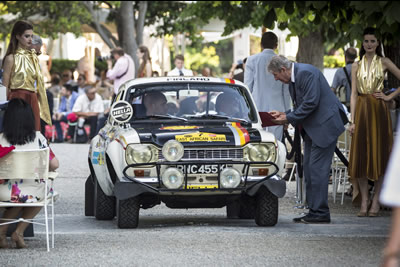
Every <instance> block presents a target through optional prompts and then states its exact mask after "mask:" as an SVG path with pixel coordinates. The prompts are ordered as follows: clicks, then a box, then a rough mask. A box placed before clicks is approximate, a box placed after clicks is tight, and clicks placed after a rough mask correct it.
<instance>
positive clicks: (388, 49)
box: [384, 41, 400, 88]
mask: <svg viewBox="0 0 400 267" xmlns="http://www.w3.org/2000/svg"><path fill="white" fill-rule="evenodd" d="M384 49H385V57H387V58H389V59H390V60H391V61H392V62H393V63H394V64H395V65H396V66H397V67H398V68H399V67H400V41H399V42H397V44H393V45H391V46H384ZM399 86H400V81H399V80H398V79H397V78H396V76H394V75H393V74H392V73H391V72H388V87H389V88H398V87H399Z"/></svg>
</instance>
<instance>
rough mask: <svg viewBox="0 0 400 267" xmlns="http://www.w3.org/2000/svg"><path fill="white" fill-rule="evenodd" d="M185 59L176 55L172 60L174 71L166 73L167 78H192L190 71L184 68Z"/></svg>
mask: <svg viewBox="0 0 400 267" xmlns="http://www.w3.org/2000/svg"><path fill="white" fill-rule="evenodd" d="M184 63H185V58H184V57H183V56H182V55H177V56H176V57H175V60H174V64H175V69H173V70H171V71H170V72H168V76H193V72H192V71H191V70H188V69H185V67H184Z"/></svg>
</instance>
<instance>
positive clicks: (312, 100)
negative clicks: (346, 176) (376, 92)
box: [286, 63, 345, 148]
mask: <svg viewBox="0 0 400 267" xmlns="http://www.w3.org/2000/svg"><path fill="white" fill-rule="evenodd" d="M294 77H295V83H294V85H293V84H291V85H290V93H291V96H292V99H293V102H294V103H295V108H294V110H293V111H292V112H287V114H286V116H287V120H288V121H289V122H290V123H291V124H292V125H294V126H297V125H301V126H302V128H303V129H304V131H305V132H306V133H307V135H308V136H309V137H310V138H311V140H312V141H313V143H315V144H316V145H317V146H319V147H322V148H325V147H328V146H329V145H330V144H332V142H334V141H335V140H336V139H337V138H338V137H339V135H341V134H342V132H343V131H344V130H345V129H344V125H343V120H342V117H341V115H340V112H343V113H344V114H345V111H344V109H343V105H342V104H341V103H340V102H339V100H338V98H337V97H336V96H335V94H334V93H333V92H332V90H331V88H330V86H329V84H328V82H327V81H326V79H325V77H324V75H323V74H322V72H321V71H320V70H318V69H317V68H315V67H314V66H312V65H309V64H301V63H294Z"/></svg>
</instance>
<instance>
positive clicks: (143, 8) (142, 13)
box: [136, 1, 147, 45]
mask: <svg viewBox="0 0 400 267" xmlns="http://www.w3.org/2000/svg"><path fill="white" fill-rule="evenodd" d="M146 12H147V1H140V3H139V18H138V20H137V24H136V42H137V44H138V45H142V44H143V29H144V19H145V18H146Z"/></svg>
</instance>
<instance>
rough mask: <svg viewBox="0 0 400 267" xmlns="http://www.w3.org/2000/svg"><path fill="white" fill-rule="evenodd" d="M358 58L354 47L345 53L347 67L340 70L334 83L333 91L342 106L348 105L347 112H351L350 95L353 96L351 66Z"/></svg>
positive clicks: (336, 73) (334, 78)
mask: <svg viewBox="0 0 400 267" xmlns="http://www.w3.org/2000/svg"><path fill="white" fill-rule="evenodd" d="M356 58H357V50H356V49H355V48H354V47H349V48H347V49H346V51H345V53H344V60H345V62H346V66H345V67H343V68H340V69H338V70H337V71H336V72H335V76H334V77H333V81H332V90H333V92H335V94H336V95H337V96H338V97H339V100H340V101H341V102H342V104H345V105H346V108H347V110H350V95H351V66H352V64H353V63H354V60H355V59H356Z"/></svg>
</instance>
